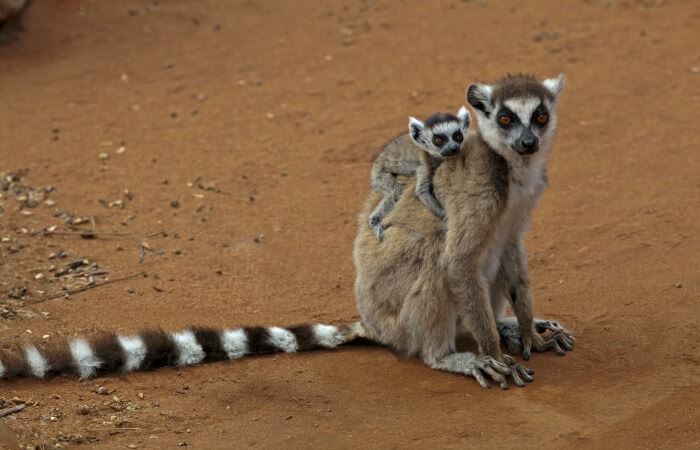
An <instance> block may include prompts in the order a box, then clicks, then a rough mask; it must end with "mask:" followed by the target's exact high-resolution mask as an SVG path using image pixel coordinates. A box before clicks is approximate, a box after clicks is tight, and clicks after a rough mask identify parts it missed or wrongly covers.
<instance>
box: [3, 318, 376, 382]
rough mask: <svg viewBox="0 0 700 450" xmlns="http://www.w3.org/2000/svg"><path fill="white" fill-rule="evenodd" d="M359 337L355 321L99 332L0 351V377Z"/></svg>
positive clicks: (132, 366) (83, 374)
mask: <svg viewBox="0 0 700 450" xmlns="http://www.w3.org/2000/svg"><path fill="white" fill-rule="evenodd" d="M360 337H366V333H365V330H364V328H363V327H362V324H360V323H359V322H355V323H352V324H348V325H340V326H334V325H323V324H315V325H297V326H293V327H290V328H279V327H265V328H263V327H243V328H234V329H226V330H220V329H213V328H198V327H193V328H189V329H186V330H184V331H179V332H175V333H168V332H165V331H162V330H146V331H142V332H140V333H138V334H134V335H128V336H122V335H118V334H102V335H99V336H94V337H92V338H81V337H79V338H75V339H73V340H70V341H68V342H65V343H63V344H54V345H45V346H41V347H39V346H35V345H28V346H26V347H24V348H22V349H20V350H19V351H16V352H11V351H3V350H0V379H2V378H10V377H18V376H24V377H36V378H45V377H47V376H51V375H58V374H75V375H78V376H79V377H80V378H91V377H94V376H96V375H99V374H104V373H109V372H135V371H140V370H149V369H153V368H156V367H161V366H190V365H193V364H199V363H201V362H204V361H218V360H226V359H238V358H242V357H243V356H254V355H263V354H268V353H277V352H285V353H294V352H301V351H307V350H316V349H324V348H335V347H337V346H339V345H342V344H345V343H347V342H350V341H352V340H354V339H357V338H360Z"/></svg>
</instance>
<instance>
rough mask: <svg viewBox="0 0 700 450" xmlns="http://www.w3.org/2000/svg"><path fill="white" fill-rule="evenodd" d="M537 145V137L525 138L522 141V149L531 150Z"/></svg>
mask: <svg viewBox="0 0 700 450" xmlns="http://www.w3.org/2000/svg"><path fill="white" fill-rule="evenodd" d="M536 146H537V138H532V139H527V140H524V141H523V149H525V150H532V149H533V148H535V147H536Z"/></svg>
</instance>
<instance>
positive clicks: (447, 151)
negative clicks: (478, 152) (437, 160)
mask: <svg viewBox="0 0 700 450" xmlns="http://www.w3.org/2000/svg"><path fill="white" fill-rule="evenodd" d="M457 153H459V146H457V145H455V146H453V147H446V148H443V149H442V150H440V155H442V156H445V157H447V156H454V155H456V154H457Z"/></svg>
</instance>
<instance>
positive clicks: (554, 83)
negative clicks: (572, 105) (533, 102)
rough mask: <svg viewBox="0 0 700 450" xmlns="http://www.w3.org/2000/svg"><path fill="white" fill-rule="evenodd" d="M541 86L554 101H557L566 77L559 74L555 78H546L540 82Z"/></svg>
mask: <svg viewBox="0 0 700 450" xmlns="http://www.w3.org/2000/svg"><path fill="white" fill-rule="evenodd" d="M542 84H543V85H544V87H545V88H547V90H548V91H549V92H551V93H552V95H553V96H554V100H555V101H556V100H558V99H559V94H561V91H563V90H564V86H566V77H565V76H564V74H563V73H560V74H559V75H558V76H557V77H555V78H547V79H546V80H544V81H543V82H542Z"/></svg>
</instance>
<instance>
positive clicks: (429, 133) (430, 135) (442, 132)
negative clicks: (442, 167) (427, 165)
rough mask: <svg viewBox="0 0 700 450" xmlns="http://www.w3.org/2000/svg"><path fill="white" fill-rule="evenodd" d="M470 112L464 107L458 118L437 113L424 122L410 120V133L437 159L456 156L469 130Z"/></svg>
mask: <svg viewBox="0 0 700 450" xmlns="http://www.w3.org/2000/svg"><path fill="white" fill-rule="evenodd" d="M469 121H470V118H469V111H467V108H465V107H464V106H462V107H461V108H460V109H459V112H458V113H457V115H456V116H454V115H452V114H445V113H437V114H433V115H432V116H430V117H428V118H427V119H426V120H425V122H422V121H420V120H418V119H416V118H415V117H409V118H408V132H409V133H410V134H411V139H413V142H415V143H416V144H417V145H418V146H419V147H421V148H422V149H424V150H425V151H426V152H428V153H430V154H431V155H432V156H434V157H436V158H446V157H448V156H452V155H456V154H457V153H459V149H461V148H462V144H463V143H464V138H465V135H466V134H467V129H468V128H469Z"/></svg>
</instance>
